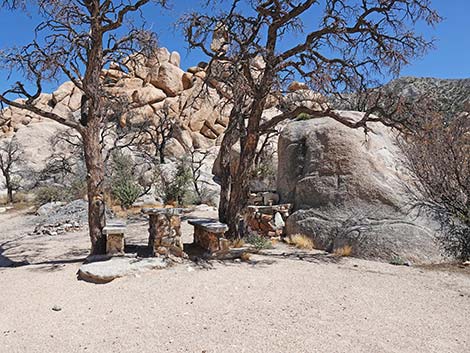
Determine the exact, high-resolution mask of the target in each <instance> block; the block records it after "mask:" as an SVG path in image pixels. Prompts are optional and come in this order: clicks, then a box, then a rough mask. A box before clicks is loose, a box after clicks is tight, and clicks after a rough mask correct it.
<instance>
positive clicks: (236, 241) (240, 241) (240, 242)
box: [230, 238, 245, 248]
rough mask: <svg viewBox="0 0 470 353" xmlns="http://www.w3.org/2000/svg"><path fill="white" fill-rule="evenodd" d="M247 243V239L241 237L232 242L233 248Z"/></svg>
mask: <svg viewBox="0 0 470 353" xmlns="http://www.w3.org/2000/svg"><path fill="white" fill-rule="evenodd" d="M244 245H245V241H244V240H243V239H241V238H239V239H235V240H232V243H231V244H230V247H231V248H242V247H243V246H244Z"/></svg>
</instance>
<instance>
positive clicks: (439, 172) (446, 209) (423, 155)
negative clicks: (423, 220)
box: [400, 113, 470, 260]
mask: <svg viewBox="0 0 470 353" xmlns="http://www.w3.org/2000/svg"><path fill="white" fill-rule="evenodd" d="M400 145H401V148H402V151H403V152H404V154H405V156H406V157H407V158H406V163H407V166H408V168H409V170H410V171H411V172H412V174H413V175H414V177H415V187H416V190H417V192H415V193H414V194H415V195H414V196H415V201H416V203H415V205H416V206H417V207H419V208H420V209H421V210H424V211H426V212H428V213H429V214H431V215H432V216H433V217H434V218H435V219H436V220H437V221H438V222H439V224H440V226H441V232H440V234H439V236H438V239H437V240H438V241H439V243H440V245H441V247H442V249H443V251H444V252H445V253H446V254H448V255H451V256H454V257H456V258H457V259H461V260H468V259H470V187H469V185H470V172H469V171H470V158H469V156H470V114H469V113H462V114H460V115H457V116H455V117H453V118H451V119H447V118H446V117H444V116H441V115H438V114H434V115H431V116H430V117H429V118H428V120H427V121H424V122H423V124H422V127H421V129H419V130H418V131H417V132H416V133H414V134H413V135H409V136H407V137H406V139H404V140H401V144H400Z"/></svg>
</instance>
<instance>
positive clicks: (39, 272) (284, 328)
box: [0, 213, 470, 353]
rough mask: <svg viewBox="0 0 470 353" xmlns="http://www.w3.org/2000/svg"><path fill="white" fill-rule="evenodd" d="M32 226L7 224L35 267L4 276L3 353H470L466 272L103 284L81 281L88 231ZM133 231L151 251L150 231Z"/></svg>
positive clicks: (360, 269)
mask: <svg viewBox="0 0 470 353" xmlns="http://www.w3.org/2000/svg"><path fill="white" fill-rule="evenodd" d="M33 227H34V217H32V216H26V215H24V214H18V213H14V214H3V215H0V260H2V259H3V263H6V259H8V260H9V261H10V260H12V261H18V262H21V261H23V260H26V261H28V262H29V263H33V264H32V265H25V266H19V267H15V268H7V267H3V268H2V267H0V352H2V353H3V352H8V353H14V352H28V353H29V352H48V353H53V352H61V353H62V352H198V353H202V352H206V353H209V352H224V353H229V352H237V353H239V352H250V353H252V352H289V353H296V352H322V353H324V352H329V353H334V352H353V353H354V352H377V353H379V352H380V353H385V352H400V353H406V352H410V353H411V352H413V353H417V352H439V353H445V352H449V353H460V352H461V353H468V352H470V330H469V328H470V273H469V271H467V270H461V271H448V270H445V271H444V270H439V271H436V270H428V269H423V268H413V267H411V268H408V267H396V266H392V265H388V264H383V263H376V262H369V261H363V260H358V259H350V258H343V259H340V260H333V259H331V258H328V257H326V256H324V255H322V254H309V255H305V256H302V257H301V258H298V257H289V258H286V257H284V256H278V255H276V254H279V252H276V251H273V252H272V254H271V255H268V256H258V257H256V258H255V259H254V260H257V261H255V262H254V263H252V264H249V263H237V262H214V263H212V264H208V265H205V266H201V265H195V264H192V263H184V264H181V265H177V266H174V267H171V268H169V269H166V270H160V271H154V272H149V273H146V274H143V275H141V276H139V277H128V278H123V279H118V280H115V281H113V282H111V283H109V284H105V285H96V284H90V283H86V282H83V281H78V280H77V279H76V272H77V270H78V267H79V266H80V263H81V261H82V260H83V258H84V257H85V256H86V254H87V249H88V240H87V237H86V234H85V232H78V233H73V234H66V235H64V236H59V237H48V236H28V235H25V234H27V233H28V231H30V230H31V229H32V228H33ZM129 229H130V233H131V235H130V237H129V238H130V242H131V243H134V244H145V242H146V237H147V233H146V224H145V223H143V222H138V223H136V224H132V225H131V226H130V227H129ZM184 229H185V233H186V235H187V236H188V237H189V234H190V232H191V227H185V228H184ZM281 252H282V251H281ZM0 263H1V262H0ZM53 308H55V309H56V310H59V309H60V310H59V311H55V310H53Z"/></svg>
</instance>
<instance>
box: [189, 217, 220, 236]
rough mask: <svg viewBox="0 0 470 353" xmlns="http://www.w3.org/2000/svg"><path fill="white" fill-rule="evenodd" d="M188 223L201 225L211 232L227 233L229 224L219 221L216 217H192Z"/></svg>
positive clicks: (196, 225)
mask: <svg viewBox="0 0 470 353" xmlns="http://www.w3.org/2000/svg"><path fill="white" fill-rule="evenodd" d="M188 223H189V224H190V225H192V226H195V227H201V228H203V229H204V230H206V231H208V232H210V233H225V232H226V231H227V230H228V226H227V225H226V224H225V223H222V222H219V221H218V220H216V219H210V218H198V219H191V220H189V221H188Z"/></svg>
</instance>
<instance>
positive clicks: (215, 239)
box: [188, 218, 229, 253]
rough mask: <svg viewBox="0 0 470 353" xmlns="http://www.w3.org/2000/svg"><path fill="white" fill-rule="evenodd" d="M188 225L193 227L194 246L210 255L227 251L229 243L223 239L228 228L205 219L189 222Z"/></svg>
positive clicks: (223, 224) (212, 220)
mask: <svg viewBox="0 0 470 353" xmlns="http://www.w3.org/2000/svg"><path fill="white" fill-rule="evenodd" d="M188 223H189V224H190V225H192V226H194V243H195V244H197V245H199V246H201V247H202V248H203V249H206V250H208V251H210V252H211V253H215V252H217V251H220V250H227V249H228V247H229V242H228V240H227V239H225V237H224V234H225V232H226V231H227V230H228V226H227V225H226V224H225V223H221V222H219V221H217V220H215V219H205V218H203V219H194V220H189V221H188Z"/></svg>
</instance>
